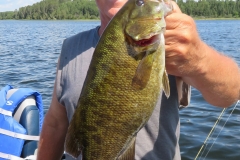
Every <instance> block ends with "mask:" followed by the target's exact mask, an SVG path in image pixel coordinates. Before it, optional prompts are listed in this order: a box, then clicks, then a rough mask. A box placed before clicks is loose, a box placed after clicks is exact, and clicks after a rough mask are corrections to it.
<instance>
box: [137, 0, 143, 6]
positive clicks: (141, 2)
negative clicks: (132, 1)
mask: <svg viewBox="0 0 240 160" xmlns="http://www.w3.org/2000/svg"><path fill="white" fill-rule="evenodd" d="M136 5H137V6H143V5H144V0H136Z"/></svg>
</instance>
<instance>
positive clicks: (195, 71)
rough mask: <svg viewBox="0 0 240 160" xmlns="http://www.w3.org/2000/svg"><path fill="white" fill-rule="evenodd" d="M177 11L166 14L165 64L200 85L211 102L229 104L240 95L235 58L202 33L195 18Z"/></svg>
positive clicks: (189, 82)
mask: <svg viewBox="0 0 240 160" xmlns="http://www.w3.org/2000/svg"><path fill="white" fill-rule="evenodd" d="M173 4H174V12H173V13H172V14H170V15H168V16H167V17H166V22H167V29H166V33H165V38H166V66H167V71H168V73H169V74H172V75H176V76H179V77H182V79H183V80H184V81H185V82H186V83H188V84H190V85H192V86H193V87H195V88H196V89H198V90H199V91H200V92H201V93H202V95H203V97H204V98H205V99H206V100H207V101H208V102H209V103H210V104H212V105H215V106H219V107H228V106H230V105H231V104H233V103H234V102H236V101H237V100H238V99H239V96H240V95H239V91H240V71H239V68H238V65H237V64H236V62H234V61H233V60H232V59H231V58H229V57H227V56H224V55H223V54H221V53H218V52H217V51H216V50H214V49H213V48H211V47H210V46H208V45H207V44H205V43H204V42H203V41H202V40H201V39H200V37H199V35H198V33H197V29H196V24H195V22H194V20H193V19H192V18H191V17H190V16H188V15H186V14H182V13H181V11H180V9H179V8H178V6H177V5H176V4H175V3H174V2H173Z"/></svg>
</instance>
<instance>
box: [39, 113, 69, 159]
mask: <svg viewBox="0 0 240 160" xmlns="http://www.w3.org/2000/svg"><path fill="white" fill-rule="evenodd" d="M49 116H50V115H48V114H47V115H46V117H45V121H46V123H44V125H43V129H42V133H41V136H40V141H39V146H38V156H37V157H38V158H37V159H38V160H53V159H54V160H58V159H61V157H62V154H63V151H64V141H65V136H66V131H67V127H64V126H61V127H58V125H56V124H53V123H48V122H49V120H48V119H49Z"/></svg>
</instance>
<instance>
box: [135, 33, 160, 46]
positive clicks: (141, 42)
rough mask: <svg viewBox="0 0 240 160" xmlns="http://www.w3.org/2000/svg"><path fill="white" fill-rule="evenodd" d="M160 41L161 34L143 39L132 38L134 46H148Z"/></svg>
mask: <svg viewBox="0 0 240 160" xmlns="http://www.w3.org/2000/svg"><path fill="white" fill-rule="evenodd" d="M159 41H160V39H159V35H154V36H152V37H150V38H147V39H141V40H134V39H132V43H133V44H134V46H139V47H146V46H149V45H152V44H154V43H157V42H159Z"/></svg>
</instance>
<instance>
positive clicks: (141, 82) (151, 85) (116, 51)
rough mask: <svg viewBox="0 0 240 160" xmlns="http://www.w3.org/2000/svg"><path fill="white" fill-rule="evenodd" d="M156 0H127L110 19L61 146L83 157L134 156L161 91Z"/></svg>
mask: <svg viewBox="0 0 240 160" xmlns="http://www.w3.org/2000/svg"><path fill="white" fill-rule="evenodd" d="M170 10H171V7H169V5H167V4H166V3H165V2H164V1H161V0H128V2H126V4H125V5H124V6H123V7H122V8H121V9H120V10H119V12H118V13H117V14H116V15H115V16H114V17H113V19H112V20H111V21H110V22H109V24H108V26H107V27H106V29H105V30H104V32H103V34H102V36H101V38H100V40H99V42H98V44H97V46H96V48H95V51H94V53H93V57H92V61H91V64H90V66H89V70H88V73H87V76H86V79H85V81H84V85H83V88H82V92H81V94H80V98H79V101H78V105H77V109H76V111H75V114H74V116H73V118H72V120H71V122H70V125H69V128H68V133H67V136H66V142H65V150H66V152H67V153H69V154H70V155H72V156H73V157H78V156H79V154H80V153H82V156H83V160H111V159H118V160H123V159H124V160H133V159H134V154H135V148H134V146H135V137H136V135H137V133H138V131H139V130H140V129H141V128H142V127H143V126H144V125H145V124H146V123H147V121H148V119H149V118H150V116H151V114H152V112H153V110H154V107H155V105H156V103H157V101H158V97H159V95H160V93H161V90H162V89H163V90H164V92H165V94H166V95H167V96H169V95H170V88H169V82H168V77H167V74H166V71H165V50H164V45H165V42H164V36H163V33H164V29H165V26H166V24H165V20H164V16H165V15H166V14H167V12H169V11H170Z"/></svg>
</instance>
